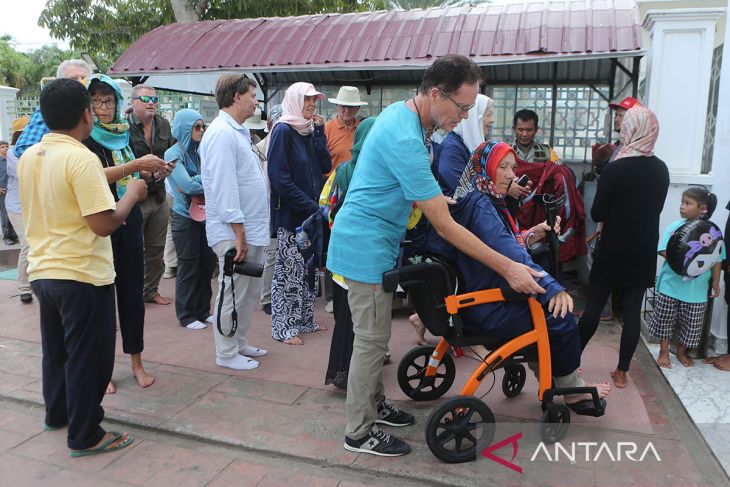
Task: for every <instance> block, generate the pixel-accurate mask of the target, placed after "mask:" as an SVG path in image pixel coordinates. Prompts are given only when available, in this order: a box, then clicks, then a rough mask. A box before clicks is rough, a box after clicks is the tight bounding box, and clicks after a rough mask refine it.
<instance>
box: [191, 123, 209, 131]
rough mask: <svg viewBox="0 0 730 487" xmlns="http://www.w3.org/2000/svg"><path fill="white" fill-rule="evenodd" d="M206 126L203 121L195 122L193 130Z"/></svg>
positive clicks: (203, 128) (202, 128)
mask: <svg viewBox="0 0 730 487" xmlns="http://www.w3.org/2000/svg"><path fill="white" fill-rule="evenodd" d="M206 127H207V125H205V124H204V123H196V124H195V125H193V130H205V129H206Z"/></svg>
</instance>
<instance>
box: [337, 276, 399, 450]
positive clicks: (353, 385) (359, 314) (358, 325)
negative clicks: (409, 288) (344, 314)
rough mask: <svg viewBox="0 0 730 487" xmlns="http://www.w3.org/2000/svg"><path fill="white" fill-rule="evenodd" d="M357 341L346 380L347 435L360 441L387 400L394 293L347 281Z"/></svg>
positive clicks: (381, 288) (376, 285)
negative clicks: (385, 378)
mask: <svg viewBox="0 0 730 487" xmlns="http://www.w3.org/2000/svg"><path fill="white" fill-rule="evenodd" d="M345 282H346V283H347V288H348V294H347V300H348V302H349V304H350V311H351V312H352V325H353V331H354V333H355V340H354V343H353V345H352V359H350V372H349V376H348V379H347V427H346V428H345V435H346V436H347V437H349V438H352V439H355V440H359V439H361V438H363V437H364V436H365V435H367V434H368V432H369V431H370V428H371V427H372V425H373V424H374V423H375V420H376V419H377V417H378V412H377V404H378V402H380V401H382V400H383V399H384V398H385V388H384V387H383V359H384V358H385V354H386V352H387V351H388V342H389V341H390V326H391V311H392V308H393V293H386V292H385V291H383V286H382V285H381V284H365V283H362V282H357V281H351V280H350V279H345Z"/></svg>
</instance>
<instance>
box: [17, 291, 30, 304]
mask: <svg viewBox="0 0 730 487" xmlns="http://www.w3.org/2000/svg"><path fill="white" fill-rule="evenodd" d="M32 301H33V295H32V294H31V293H22V294H21V295H20V302H21V303H26V304H27V303H30V302H32Z"/></svg>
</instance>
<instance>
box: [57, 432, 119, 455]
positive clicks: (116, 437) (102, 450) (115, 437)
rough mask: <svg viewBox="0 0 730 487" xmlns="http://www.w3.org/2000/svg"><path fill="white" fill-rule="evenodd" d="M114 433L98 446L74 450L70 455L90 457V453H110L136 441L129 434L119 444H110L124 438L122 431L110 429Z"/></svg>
mask: <svg viewBox="0 0 730 487" xmlns="http://www.w3.org/2000/svg"><path fill="white" fill-rule="evenodd" d="M110 433H111V434H112V437H111V438H109V439H108V440H106V441H105V442H104V443H102V444H101V445H99V446H97V447H96V448H90V449H88V450H75V451H72V452H69V456H72V457H88V456H90V455H98V454H100V453H109V452H112V451H117V450H121V449H122V448H126V447H128V446H129V445H131V444H132V442H133V441H134V438H132V437H131V436H128V437H127V439H126V440H124V441H123V442H121V443H119V444H118V445H117V446H109V445H111V444H112V443H114V442H115V441H119V440H121V439H122V438H123V435H122V434H121V433H117V432H116V431H110Z"/></svg>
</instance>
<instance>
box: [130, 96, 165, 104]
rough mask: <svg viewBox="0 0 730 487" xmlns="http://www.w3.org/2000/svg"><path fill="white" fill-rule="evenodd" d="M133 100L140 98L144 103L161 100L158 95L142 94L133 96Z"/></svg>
mask: <svg viewBox="0 0 730 487" xmlns="http://www.w3.org/2000/svg"><path fill="white" fill-rule="evenodd" d="M132 100H139V101H141V102H142V103H150V102H151V103H157V102H158V101H159V98H158V97H156V96H147V95H142V96H133V97H132Z"/></svg>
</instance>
